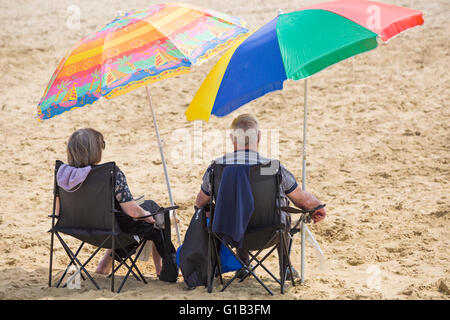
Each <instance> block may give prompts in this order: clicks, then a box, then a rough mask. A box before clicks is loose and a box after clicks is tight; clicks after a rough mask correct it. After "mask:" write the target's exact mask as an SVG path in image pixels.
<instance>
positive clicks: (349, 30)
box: [186, 0, 423, 121]
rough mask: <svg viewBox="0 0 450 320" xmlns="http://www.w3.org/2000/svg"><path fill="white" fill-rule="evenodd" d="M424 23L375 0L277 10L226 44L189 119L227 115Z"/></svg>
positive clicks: (416, 14) (416, 16)
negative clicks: (233, 42) (287, 82)
mask: <svg viewBox="0 0 450 320" xmlns="http://www.w3.org/2000/svg"><path fill="white" fill-rule="evenodd" d="M422 23H423V15H422V12H420V11H416V10H412V9H408V8H403V7H398V6H393V5H387V4H383V3H378V2H373V1H355V0H350V1H333V2H326V3H322V4H317V5H314V6H310V7H306V8H302V9H300V10H298V11H294V12H290V13H286V14H280V15H279V16H278V17H276V18H275V19H273V20H272V21H270V22H269V23H267V24H265V25H264V26H262V27H261V28H259V29H258V30H256V31H254V32H253V33H252V34H250V35H248V36H247V37H245V38H244V39H241V40H240V43H238V44H236V45H235V46H234V47H233V48H231V49H229V50H228V51H227V52H226V53H225V54H224V55H223V57H222V58H221V59H220V60H219V61H218V62H217V64H216V65H215V66H214V68H213V69H212V70H211V72H210V73H209V74H208V76H207V77H206V79H205V80H204V82H203V84H202V85H201V87H200V89H199V90H198V92H197V93H196V95H195V97H194V99H193V100H192V102H191V104H190V105H189V107H188V109H187V111H186V116H187V119H188V120H190V121H191V120H196V119H203V120H206V121H207V120H208V119H209V117H210V115H211V114H214V115H216V116H219V117H220V116H225V115H227V114H229V113H230V112H232V111H234V110H236V109H237V108H239V107H240V106H242V105H244V104H246V103H247V102H250V101H252V100H254V99H256V98H258V97H260V96H262V95H264V94H266V93H268V92H270V91H274V90H280V89H282V88H283V82H284V81H285V80H287V79H292V80H299V79H304V78H307V77H309V76H311V75H313V74H315V73H317V72H319V71H321V70H323V69H324V68H326V67H328V66H330V65H333V64H335V63H337V62H339V61H341V60H344V59H346V58H349V57H351V56H354V55H357V54H359V53H363V52H366V51H369V50H372V49H375V48H376V47H377V37H378V36H380V37H381V38H382V39H383V40H384V41H387V40H389V39H390V38H392V37H393V36H395V35H396V34H398V33H399V32H401V31H403V30H406V29H408V28H411V27H414V26H417V25H421V24H422Z"/></svg>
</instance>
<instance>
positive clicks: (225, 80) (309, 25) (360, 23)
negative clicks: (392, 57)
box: [186, 0, 424, 281]
mask: <svg viewBox="0 0 450 320" xmlns="http://www.w3.org/2000/svg"><path fill="white" fill-rule="evenodd" d="M423 22H424V20H423V14H422V12H420V11H416V10H412V9H408V8H403V7H398V6H394V5H389V4H383V3H379V2H373V1H362V0H361V1H358V0H348V1H333V2H326V3H320V4H316V5H313V6H309V7H305V8H302V9H300V10H297V11H294V12H289V13H285V14H279V15H278V16H277V17H276V18H275V19H273V20H272V21H270V22H269V23H267V24H265V25H263V26H262V27H261V28H259V29H257V30H256V31H254V32H253V33H251V34H250V35H248V36H247V37H246V38H245V39H241V40H240V43H238V44H236V45H235V46H234V47H233V48H231V49H229V50H228V51H227V52H225V54H224V55H223V56H222V57H221V59H220V60H219V61H218V62H217V63H216V65H215V66H214V67H213V69H212V70H211V72H210V73H209V74H208V75H207V77H206V79H205V80H204V82H203V83H202V85H201V87H200V89H199V90H198V91H197V93H196V94H195V96H194V98H193V100H192V102H191V104H190V105H189V107H188V109H187V111H186V117H187V119H188V120H190V121H192V120H196V119H202V120H206V121H208V119H209V118H210V116H211V115H212V114H213V115H215V116H219V117H222V116H225V115H227V114H229V113H231V112H232V111H234V110H236V109H237V108H239V107H240V106H242V105H244V104H246V103H248V102H250V101H252V100H254V99H256V98H258V97H260V96H263V95H264V94H266V93H268V92H271V91H274V90H281V89H282V88H283V82H284V81H285V80H287V79H292V80H300V79H305V94H304V99H305V101H304V123H303V125H304V127H303V163H302V188H303V190H305V189H306V182H305V181H306V124H307V117H306V115H307V81H306V78H308V77H310V76H311V75H313V74H315V73H317V72H319V71H321V70H323V69H324V68H326V67H328V66H331V65H333V64H335V63H337V62H339V61H341V60H344V59H346V58H349V57H352V56H354V55H357V54H360V53H363V52H366V51H369V50H372V49H375V48H376V47H377V44H378V42H377V39H378V38H381V39H382V40H383V41H388V40H389V39H391V38H392V37H393V36H395V35H397V34H398V33H400V32H402V31H404V30H406V29H409V28H412V27H415V26H418V25H421V24H423ZM306 232H308V236H309V237H310V238H311V239H312V242H313V243H314V242H315V239H314V238H313V235H312V233H311V232H310V231H309V229H308V228H307V227H306V226H305V225H304V224H303V225H302V252H301V255H302V257H301V261H302V270H301V279H302V281H303V280H304V243H305V241H304V240H305V233H306Z"/></svg>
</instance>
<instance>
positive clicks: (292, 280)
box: [282, 237, 295, 287]
mask: <svg viewBox="0 0 450 320" xmlns="http://www.w3.org/2000/svg"><path fill="white" fill-rule="evenodd" d="M283 238H284V237H283ZM283 244H284V245H283V247H282V250H283V254H284V256H285V260H286V262H287V268H286V272H287V269H289V272H290V274H291V282H292V286H294V287H295V281H294V274H293V272H292V263H291V258H290V251H289V249H288V246H287V243H286V239H284V241H283ZM291 244H292V239H290V241H289V247H291Z"/></svg>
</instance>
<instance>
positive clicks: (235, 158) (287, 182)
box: [201, 150, 298, 205]
mask: <svg viewBox="0 0 450 320" xmlns="http://www.w3.org/2000/svg"><path fill="white" fill-rule="evenodd" d="M214 161H215V162H216V163H220V164H248V165H255V164H267V163H269V162H270V161H271V159H269V158H265V157H263V156H261V155H260V154H259V153H258V152H256V151H253V150H237V151H235V152H231V153H227V154H226V155H224V156H223V157H219V158H217V159H216V160H214ZM211 167H212V164H211V165H209V167H208V169H207V170H206V172H205V174H204V175H203V182H202V185H201V189H202V191H203V192H204V193H205V194H206V195H208V196H210V195H211V182H210V175H211ZM280 169H281V190H280V195H281V198H282V199H285V200H286V201H287V200H288V199H287V197H286V195H287V194H289V193H291V192H292V191H294V190H295V188H297V186H298V184H297V180H296V179H295V177H294V175H293V174H292V173H291V172H290V171H289V170H287V169H286V168H285V167H284V166H283V165H281V164H280ZM287 203H288V202H287ZM287 203H286V204H283V205H287Z"/></svg>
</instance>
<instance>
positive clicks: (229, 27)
mask: <svg viewBox="0 0 450 320" xmlns="http://www.w3.org/2000/svg"><path fill="white" fill-rule="evenodd" d="M247 32H248V30H247V29H246V28H245V27H243V26H242V23H241V21H240V20H239V19H237V18H234V17H231V16H228V15H226V14H223V13H219V12H215V11H212V10H208V9H203V8H199V7H196V6H192V5H189V4H185V3H166V4H157V5H154V6H152V7H150V8H148V9H147V10H143V11H134V12H130V13H126V14H125V15H121V16H119V17H117V18H116V19H115V20H114V21H112V22H110V23H108V24H107V25H106V26H104V27H103V28H102V29H100V30H99V31H97V32H94V33H92V34H90V35H88V36H87V37H85V38H83V39H81V40H80V41H79V42H78V43H77V44H76V45H75V46H74V47H72V48H71V49H70V50H69V51H68V52H67V54H66V55H65V56H64V58H63V59H62V60H61V62H60V64H59V66H58V68H57V69H56V71H55V72H54V74H53V76H52V78H51V79H50V82H49V84H48V86H47V88H46V90H45V92H44V96H43V97H42V99H41V101H40V102H39V105H38V113H37V115H38V118H39V119H40V120H45V119H49V118H51V117H53V116H55V115H58V114H61V113H63V112H65V111H68V110H71V109H73V108H80V107H83V106H85V105H89V104H92V103H94V102H95V101H97V100H98V99H99V98H100V97H105V98H106V99H110V98H113V97H117V96H119V95H122V94H125V93H127V92H129V91H131V90H134V89H137V88H139V87H142V86H146V85H148V84H150V83H153V82H156V81H160V80H163V79H166V78H169V77H173V76H177V75H180V74H184V73H187V72H189V71H190V69H191V66H192V65H195V64H200V63H201V62H203V61H205V60H206V59H208V58H210V57H211V56H213V55H214V54H216V53H218V52H220V51H221V50H224V49H226V48H228V47H230V46H232V45H233V44H235V43H236V42H237V41H239V39H240V38H243V37H244V36H245V34H246V33H247ZM146 89H147V98H148V102H149V105H150V109H151V112H152V116H153V125H154V128H155V131H156V137H157V140H158V146H159V151H160V154H161V160H162V164H163V168H164V175H165V179H166V184H167V191H168V195H169V200H170V203H171V205H172V206H173V205H174V201H173V197H172V191H171V188H170V182H169V175H168V172H167V166H166V161H165V158H164V151H163V145H162V140H161V137H160V135H159V132H158V125H157V123H156V117H155V112H154V110H153V107H152V103H151V97H150V89H149V87H148V86H147V87H146ZM173 215H174V217H175V228H176V231H177V237H178V243H179V244H181V238H180V232H179V229H178V224H177V220H176V215H175V212H173Z"/></svg>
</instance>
